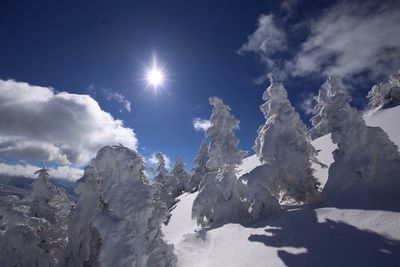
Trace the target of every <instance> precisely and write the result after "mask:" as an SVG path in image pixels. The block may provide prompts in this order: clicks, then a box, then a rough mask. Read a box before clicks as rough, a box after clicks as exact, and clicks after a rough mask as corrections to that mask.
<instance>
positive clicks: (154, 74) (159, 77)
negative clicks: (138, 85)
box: [147, 67, 164, 87]
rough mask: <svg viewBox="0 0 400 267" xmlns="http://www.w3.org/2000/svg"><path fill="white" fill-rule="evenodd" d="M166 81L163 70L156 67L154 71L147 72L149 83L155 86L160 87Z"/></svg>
mask: <svg viewBox="0 0 400 267" xmlns="http://www.w3.org/2000/svg"><path fill="white" fill-rule="evenodd" d="M163 81H164V74H163V73H162V71H161V70H159V69H157V68H156V67H153V68H152V69H150V70H148V71H147V82H148V83H149V84H150V85H152V86H154V87H158V86H160V85H162V83H163Z"/></svg>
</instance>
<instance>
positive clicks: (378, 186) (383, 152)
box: [318, 77, 400, 208]
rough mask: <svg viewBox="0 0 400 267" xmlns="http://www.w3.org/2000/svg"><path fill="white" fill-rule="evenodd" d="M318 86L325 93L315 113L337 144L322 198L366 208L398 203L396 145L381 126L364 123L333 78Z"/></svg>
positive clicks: (399, 179)
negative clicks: (320, 106) (319, 107)
mask: <svg viewBox="0 0 400 267" xmlns="http://www.w3.org/2000/svg"><path fill="white" fill-rule="evenodd" d="M321 90H325V91H326V92H325V94H326V95H327V97H326V99H325V101H324V102H323V103H322V102H321V103H320V104H321V105H323V108H321V110H320V112H319V114H318V115H319V116H320V117H321V118H322V119H321V123H324V124H327V125H328V126H329V128H330V129H331V138H332V141H333V143H335V144H337V149H336V150H335V151H334V152H333V157H334V160H335V162H334V163H333V164H332V165H331V166H330V168H329V178H328V181H327V183H326V185H325V187H324V189H323V192H322V194H323V197H324V199H325V200H326V201H327V202H329V203H336V204H338V205H349V206H351V205H354V206H355V207H356V206H359V205H361V206H365V207H370V208H373V207H382V206H386V207H388V206H389V205H390V203H396V202H397V203H398V201H399V200H400V196H399V194H398V192H400V156H399V152H398V150H397V147H396V145H395V144H394V143H393V142H392V141H390V139H389V137H388V136H387V134H386V133H385V132H384V131H383V130H382V129H381V128H379V127H368V126H366V124H365V121H364V120H363V118H362V115H361V114H360V112H358V111H357V110H356V109H354V108H352V107H351V106H350V104H349V98H348V95H347V94H346V93H345V91H344V90H343V89H342V88H341V86H340V85H339V83H338V81H337V79H335V78H334V77H329V78H328V80H327V81H326V83H325V84H324V86H323V88H322V89H321Z"/></svg>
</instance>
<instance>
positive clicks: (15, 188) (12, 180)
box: [0, 175, 77, 201]
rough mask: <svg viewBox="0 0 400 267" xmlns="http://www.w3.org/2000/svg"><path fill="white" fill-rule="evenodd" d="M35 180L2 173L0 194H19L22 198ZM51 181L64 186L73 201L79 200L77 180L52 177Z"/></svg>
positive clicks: (61, 186) (60, 186)
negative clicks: (75, 189)
mask: <svg viewBox="0 0 400 267" xmlns="http://www.w3.org/2000/svg"><path fill="white" fill-rule="evenodd" d="M33 181H35V179H32V178H29V177H24V176H7V175H0V195H3V196H4V195H17V196H19V197H21V198H22V197H24V196H25V195H26V194H27V193H28V192H29V191H30V190H31V188H32V183H33ZM49 181H50V182H51V183H52V184H54V185H55V186H57V187H59V188H62V189H63V190H64V191H65V193H66V194H67V195H68V197H69V198H70V199H71V200H72V201H76V200H77V196H76V194H75V192H74V188H75V182H72V181H70V180H66V179H59V178H50V179H49Z"/></svg>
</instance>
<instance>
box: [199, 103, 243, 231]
mask: <svg viewBox="0 0 400 267" xmlns="http://www.w3.org/2000/svg"><path fill="white" fill-rule="evenodd" d="M209 101H210V104H211V105H212V106H213V107H214V108H213V111H212V115H211V118H210V122H211V126H210V127H209V128H208V129H207V131H206V137H207V138H208V139H209V140H210V144H209V146H208V153H209V160H208V161H207V164H206V167H207V168H210V169H216V170H217V171H214V172H210V173H207V174H206V175H205V176H204V179H203V181H202V185H201V187H200V191H199V194H198V195H197V197H196V199H195V200H194V202H193V207H192V218H195V219H196V220H197V223H198V224H200V225H202V226H203V227H205V226H209V225H215V224H219V223H223V222H233V221H240V220H241V219H242V218H243V216H244V215H243V207H242V201H241V198H240V193H239V191H238V185H237V178H236V171H235V167H236V165H237V164H240V163H241V161H242V159H243V158H244V156H245V155H246V152H244V151H241V150H239V149H238V147H237V145H238V144H239V140H238V139H237V138H236V137H235V135H234V132H233V130H234V129H235V128H237V127H238V126H239V120H237V119H236V118H235V117H234V116H233V115H231V114H230V110H231V109H230V107H229V106H227V105H225V104H224V103H223V102H222V100H221V99H219V98H218V97H210V98H209Z"/></svg>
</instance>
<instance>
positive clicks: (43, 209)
mask: <svg viewBox="0 0 400 267" xmlns="http://www.w3.org/2000/svg"><path fill="white" fill-rule="evenodd" d="M48 172H49V170H47V169H46V167H45V166H43V168H42V169H40V170H38V171H36V172H35V174H37V175H38V177H37V179H36V180H35V181H34V182H33V183H32V190H31V192H30V194H29V196H28V198H29V200H30V201H31V203H30V215H31V216H34V217H39V218H45V219H46V220H48V221H49V222H50V223H52V224H56V225H59V226H60V227H61V226H62V227H65V226H66V225H67V223H68V215H69V213H70V212H71V208H72V202H71V201H70V200H69V198H68V196H67V195H66V194H65V192H64V191H63V190H62V189H59V188H57V187H56V186H54V185H52V184H51V183H50V182H49V180H48V179H49V173H48Z"/></svg>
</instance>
